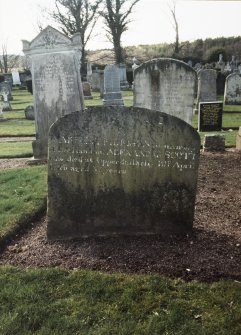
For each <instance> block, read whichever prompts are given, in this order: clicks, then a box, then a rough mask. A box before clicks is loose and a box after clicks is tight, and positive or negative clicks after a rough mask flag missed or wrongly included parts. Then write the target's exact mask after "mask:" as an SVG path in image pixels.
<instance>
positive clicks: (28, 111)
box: [24, 105, 35, 120]
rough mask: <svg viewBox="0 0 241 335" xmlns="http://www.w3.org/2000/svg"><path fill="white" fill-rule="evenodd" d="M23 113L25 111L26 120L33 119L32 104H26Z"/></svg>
mask: <svg viewBox="0 0 241 335" xmlns="http://www.w3.org/2000/svg"><path fill="white" fill-rule="evenodd" d="M24 113H25V118H26V119H27V120H35V115H34V106H32V105H28V106H27V107H26V108H25V110H24Z"/></svg>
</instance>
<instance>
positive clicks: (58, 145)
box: [49, 136, 197, 174]
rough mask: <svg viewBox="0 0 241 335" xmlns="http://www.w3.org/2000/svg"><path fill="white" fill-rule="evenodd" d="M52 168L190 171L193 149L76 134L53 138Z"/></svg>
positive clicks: (193, 162)
mask: <svg viewBox="0 0 241 335" xmlns="http://www.w3.org/2000/svg"><path fill="white" fill-rule="evenodd" d="M49 151H50V153H51V154H50V160H49V166H50V169H51V170H54V171H56V172H57V173H61V172H65V171H66V172H68V173H81V172H85V173H92V174H95V173H98V174H99V173H101V174H108V173H109V174H126V173H127V170H128V169H131V168H144V169H151V168H154V169H165V168H170V169H177V170H179V171H180V172H182V171H184V170H193V169H194V168H195V160H196V154H197V153H196V151H195V149H194V148H189V147H185V146H170V145H162V146H161V145H159V144H156V145H153V143H152V145H151V143H149V142H148V141H147V140H144V141H143V142H132V141H128V140H120V141H118V140H113V141H107V140H105V139H104V140H102V141H99V140H96V141H95V140H88V139H86V140H84V141H83V139H82V138H79V137H75V136H68V137H62V138H61V139H58V141H52V142H51V145H50V147H49Z"/></svg>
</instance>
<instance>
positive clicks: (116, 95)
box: [103, 64, 124, 106]
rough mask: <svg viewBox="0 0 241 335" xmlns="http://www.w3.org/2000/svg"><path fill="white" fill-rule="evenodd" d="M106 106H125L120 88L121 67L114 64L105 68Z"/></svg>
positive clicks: (104, 97) (104, 98) (104, 99)
mask: <svg viewBox="0 0 241 335" xmlns="http://www.w3.org/2000/svg"><path fill="white" fill-rule="evenodd" d="M103 102H104V106H123V105H124V102H123V99H122V95H121V90H120V73H119V68H118V67H117V66H116V65H114V64H111V65H107V66H106V67H105V70H104V94H103Z"/></svg>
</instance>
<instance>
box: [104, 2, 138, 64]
mask: <svg viewBox="0 0 241 335" xmlns="http://www.w3.org/2000/svg"><path fill="white" fill-rule="evenodd" d="M139 1H140V0H105V8H104V9H103V11H101V12H100V14H101V16H102V17H103V18H104V20H105V27H106V31H107V38H108V39H109V41H110V42H111V43H112V44H113V47H114V54H115V61H116V63H117V64H119V63H124V61H125V55H124V51H123V48H122V45H121V36H122V34H123V33H124V32H125V31H127V30H128V24H129V23H130V22H131V21H130V19H129V16H130V14H131V13H132V10H133V7H134V6H135V4H137V2H139Z"/></svg>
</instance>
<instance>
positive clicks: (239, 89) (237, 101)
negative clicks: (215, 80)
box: [224, 73, 241, 105]
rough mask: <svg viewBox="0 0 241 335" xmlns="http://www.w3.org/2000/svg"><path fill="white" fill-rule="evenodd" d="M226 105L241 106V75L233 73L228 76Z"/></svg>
mask: <svg viewBox="0 0 241 335" xmlns="http://www.w3.org/2000/svg"><path fill="white" fill-rule="evenodd" d="M224 103H225V104H226V105H241V74H239V73H232V74H230V75H229V76H227V78H226V82H225V91H224Z"/></svg>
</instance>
